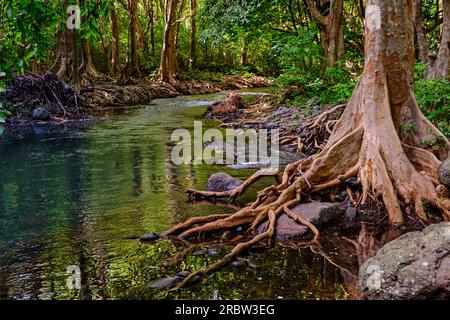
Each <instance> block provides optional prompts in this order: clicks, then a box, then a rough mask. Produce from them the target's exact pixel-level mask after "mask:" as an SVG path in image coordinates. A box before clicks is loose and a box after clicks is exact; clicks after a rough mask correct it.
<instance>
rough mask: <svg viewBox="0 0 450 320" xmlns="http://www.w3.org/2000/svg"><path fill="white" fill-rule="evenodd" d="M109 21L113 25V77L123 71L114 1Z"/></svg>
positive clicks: (110, 8) (110, 5)
mask: <svg viewBox="0 0 450 320" xmlns="http://www.w3.org/2000/svg"><path fill="white" fill-rule="evenodd" d="M109 21H110V23H111V71H112V74H113V75H117V74H118V73H120V70H121V69H122V66H121V61H120V38H119V35H120V33H119V24H118V23H117V14H116V8H115V5H114V1H110V3H109Z"/></svg>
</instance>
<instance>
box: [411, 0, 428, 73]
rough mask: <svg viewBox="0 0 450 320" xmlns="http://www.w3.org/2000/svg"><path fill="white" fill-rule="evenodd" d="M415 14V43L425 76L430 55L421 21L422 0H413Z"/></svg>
mask: <svg viewBox="0 0 450 320" xmlns="http://www.w3.org/2000/svg"><path fill="white" fill-rule="evenodd" d="M415 5H416V8H415V16H414V26H415V29H416V37H417V44H418V46H419V52H420V58H421V60H422V63H423V64H424V65H425V68H426V69H425V77H427V74H428V69H429V65H430V56H429V54H430V53H429V50H428V43H427V35H426V32H425V26H424V23H423V12H422V7H423V1H422V0H415Z"/></svg>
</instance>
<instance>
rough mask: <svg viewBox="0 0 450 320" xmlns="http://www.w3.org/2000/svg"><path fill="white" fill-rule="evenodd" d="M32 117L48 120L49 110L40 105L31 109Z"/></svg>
mask: <svg viewBox="0 0 450 320" xmlns="http://www.w3.org/2000/svg"><path fill="white" fill-rule="evenodd" d="M32 116H33V119H35V120H48V119H49V118H50V112H48V111H47V110H45V109H44V108H42V107H39V108H36V109H34V110H33V114H32Z"/></svg>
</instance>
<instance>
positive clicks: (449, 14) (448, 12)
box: [428, 0, 450, 79]
mask: <svg viewBox="0 0 450 320" xmlns="http://www.w3.org/2000/svg"><path fill="white" fill-rule="evenodd" d="M442 2H443V29H442V35H441V43H440V46H439V52H438V54H437V57H436V61H435V62H434V64H433V66H432V67H431V70H430V72H429V74H428V78H443V79H446V78H448V76H449V74H450V0H443V1H442Z"/></svg>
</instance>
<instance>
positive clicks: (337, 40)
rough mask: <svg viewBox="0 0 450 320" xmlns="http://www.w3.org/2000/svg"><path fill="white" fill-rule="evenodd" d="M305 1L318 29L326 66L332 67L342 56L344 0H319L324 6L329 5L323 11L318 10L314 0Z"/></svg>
mask: <svg viewBox="0 0 450 320" xmlns="http://www.w3.org/2000/svg"><path fill="white" fill-rule="evenodd" d="M318 1H320V0H318ZM306 2H307V4H308V9H309V11H310V14H311V17H312V18H313V19H314V21H315V22H316V23H317V26H318V28H319V30H320V41H321V43H322V46H323V49H324V52H325V54H324V55H325V57H326V67H332V66H333V65H334V64H335V63H336V62H337V61H338V60H340V59H341V58H342V57H343V56H344V29H343V25H342V16H343V11H344V0H331V1H326V0H325V1H320V3H323V5H324V6H325V5H326V6H328V5H329V11H328V10H324V13H321V12H319V10H318V9H317V2H315V1H314V0H306ZM328 3H329V4H328Z"/></svg>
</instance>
